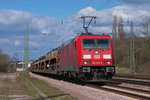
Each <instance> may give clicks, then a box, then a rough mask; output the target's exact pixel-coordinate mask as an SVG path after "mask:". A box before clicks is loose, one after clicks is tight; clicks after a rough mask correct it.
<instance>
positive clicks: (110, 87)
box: [43, 75, 150, 100]
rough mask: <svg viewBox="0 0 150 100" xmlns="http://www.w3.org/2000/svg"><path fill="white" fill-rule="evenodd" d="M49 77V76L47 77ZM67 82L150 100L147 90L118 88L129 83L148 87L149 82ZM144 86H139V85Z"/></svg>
mask: <svg viewBox="0 0 150 100" xmlns="http://www.w3.org/2000/svg"><path fill="white" fill-rule="evenodd" d="M43 76H45V77H47V76H46V75H43ZM48 77H49V76H48ZM49 78H54V79H56V80H59V78H58V77H49ZM67 82H71V83H75V84H78V85H83V86H87V87H91V88H95V89H99V90H104V91H108V92H111V93H115V94H119V95H124V96H127V97H131V98H134V99H139V100H150V91H148V90H143V89H137V88H133V87H132V88H131V87H127V86H120V84H122V83H129V84H130V83H131V84H139V85H142V86H143V85H146V86H148V84H149V82H146V81H140V82H139V81H138V82H137V80H136V82H135V80H134V83H133V80H127V79H126V81H125V80H123V79H118V80H117V79H113V81H104V84H100V83H83V84H81V82H77V81H74V80H69V81H68V80H67ZM142 82H143V83H144V84H141V83H142Z"/></svg>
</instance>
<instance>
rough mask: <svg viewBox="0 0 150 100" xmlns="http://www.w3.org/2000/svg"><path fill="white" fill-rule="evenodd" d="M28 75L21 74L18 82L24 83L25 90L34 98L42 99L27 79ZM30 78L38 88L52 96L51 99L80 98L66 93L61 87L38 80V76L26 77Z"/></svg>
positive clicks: (74, 99)
mask: <svg viewBox="0 0 150 100" xmlns="http://www.w3.org/2000/svg"><path fill="white" fill-rule="evenodd" d="M25 77H26V76H24V75H22V74H21V75H19V77H18V82H19V83H20V84H21V85H22V87H23V89H24V91H25V92H26V93H27V95H29V96H30V97H31V98H32V99H40V98H41V96H40V95H39V94H38V93H37V92H36V91H35V90H34V89H33V87H32V86H31V85H30V84H29V83H28V82H27V81H26V79H25ZM26 78H27V79H28V80H30V81H31V82H32V83H33V84H34V85H35V86H36V87H37V88H39V89H40V91H42V92H43V93H44V94H46V95H47V96H48V97H50V98H51V100H78V99H77V98H75V97H72V96H70V95H69V94H66V93H64V92H62V91H60V90H59V89H57V88H55V87H52V86H50V85H49V84H48V83H46V82H43V81H41V80H38V79H36V78H32V77H30V76H27V77H26Z"/></svg>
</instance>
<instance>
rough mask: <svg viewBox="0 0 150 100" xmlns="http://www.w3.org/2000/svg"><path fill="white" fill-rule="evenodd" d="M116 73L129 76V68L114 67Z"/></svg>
mask: <svg viewBox="0 0 150 100" xmlns="http://www.w3.org/2000/svg"><path fill="white" fill-rule="evenodd" d="M116 73H121V74H131V73H130V68H124V67H116Z"/></svg>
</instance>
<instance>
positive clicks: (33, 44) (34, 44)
mask: <svg viewBox="0 0 150 100" xmlns="http://www.w3.org/2000/svg"><path fill="white" fill-rule="evenodd" d="M29 45H30V46H33V47H38V46H39V44H38V43H36V42H33V41H30V42H29Z"/></svg>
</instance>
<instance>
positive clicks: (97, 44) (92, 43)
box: [82, 39, 110, 49]
mask: <svg viewBox="0 0 150 100" xmlns="http://www.w3.org/2000/svg"><path fill="white" fill-rule="evenodd" d="M82 44H83V48H84V49H86V48H87V49H94V48H99V49H106V48H110V44H109V39H82Z"/></svg>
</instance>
